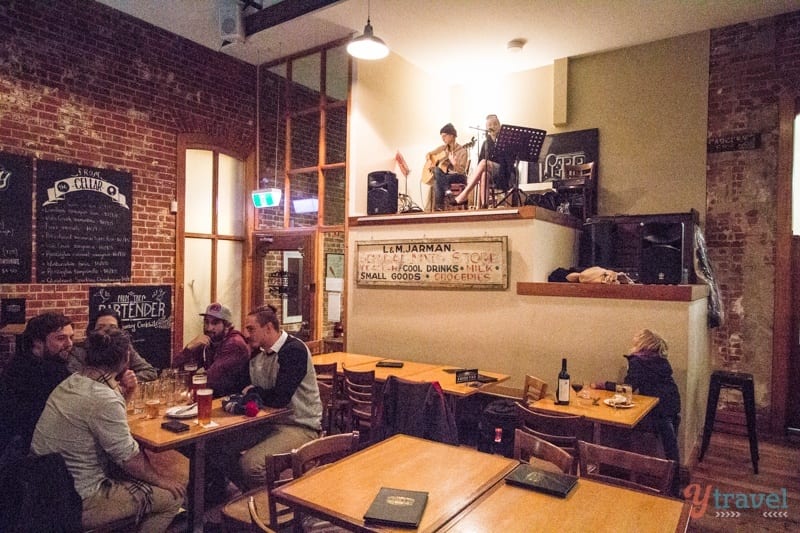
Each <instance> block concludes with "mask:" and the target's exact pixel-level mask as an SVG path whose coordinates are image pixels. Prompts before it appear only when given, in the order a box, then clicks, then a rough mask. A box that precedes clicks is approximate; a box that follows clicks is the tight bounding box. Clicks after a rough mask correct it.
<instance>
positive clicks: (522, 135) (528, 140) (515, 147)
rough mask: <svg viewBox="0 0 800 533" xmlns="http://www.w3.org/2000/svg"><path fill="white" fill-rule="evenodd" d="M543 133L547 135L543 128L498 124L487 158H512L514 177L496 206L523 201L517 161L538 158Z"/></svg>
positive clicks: (529, 160) (498, 161) (498, 160)
mask: <svg viewBox="0 0 800 533" xmlns="http://www.w3.org/2000/svg"><path fill="white" fill-rule="evenodd" d="M545 135H547V132H546V131H545V130H538V129H535V128H523V127H522V126H511V125H508V124H503V125H502V126H500V133H498V134H497V142H496V143H495V145H494V150H492V153H491V155H490V156H489V157H488V159H489V160H490V161H495V162H497V163H500V162H502V161H503V160H504V159H503V158H506V159H512V158H513V159H514V171H515V173H516V178H515V179H514V185H513V187H511V189H510V190H509V191H508V192H507V193H506V194H505V195H503V197H502V198H501V199H500V200H499V201H498V202H497V204H496V206H497V205H502V204H504V203H506V202H509V201H510V202H511V203H510V204H508V205H510V206H513V207H516V206H520V205H523V204H524V203H525V202H524V201H523V197H525V198H527V195H526V194H525V193H524V192H522V191H521V190H520V188H519V168H518V167H519V162H520V161H528V162H531V161H534V162H535V161H538V160H539V153H540V152H541V151H542V143H544V138H545ZM496 206H495V207H496Z"/></svg>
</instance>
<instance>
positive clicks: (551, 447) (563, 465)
mask: <svg viewBox="0 0 800 533" xmlns="http://www.w3.org/2000/svg"><path fill="white" fill-rule="evenodd" d="M532 458H534V459H541V460H542V461H547V462H548V463H551V464H552V465H555V466H556V467H558V468H559V470H561V471H562V472H564V473H565V474H574V473H575V458H574V457H572V456H571V455H570V454H569V453H567V452H566V451H564V450H563V449H562V448H559V447H558V446H556V445H555V444H550V443H549V442H547V441H546V440H543V439H540V438H539V437H536V436H534V435H531V434H530V433H528V432H527V431H525V430H522V429H518V430H516V431H515V432H514V459H518V460H520V461H528V462H529V463H532V464H533V461H531V459H532Z"/></svg>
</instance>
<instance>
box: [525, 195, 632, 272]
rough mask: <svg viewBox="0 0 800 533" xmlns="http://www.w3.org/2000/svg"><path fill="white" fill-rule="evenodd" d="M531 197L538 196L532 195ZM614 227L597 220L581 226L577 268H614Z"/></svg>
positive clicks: (608, 221)
mask: <svg viewBox="0 0 800 533" xmlns="http://www.w3.org/2000/svg"><path fill="white" fill-rule="evenodd" d="M532 196H539V195H538V194H534V195H532ZM615 233H616V226H615V225H614V222H613V221H611V220H598V221H597V222H587V223H586V224H584V225H583V232H582V233H581V238H580V250H579V254H580V255H579V258H578V266H580V267H583V268H587V267H591V266H601V267H605V268H610V267H613V266H614V235H615Z"/></svg>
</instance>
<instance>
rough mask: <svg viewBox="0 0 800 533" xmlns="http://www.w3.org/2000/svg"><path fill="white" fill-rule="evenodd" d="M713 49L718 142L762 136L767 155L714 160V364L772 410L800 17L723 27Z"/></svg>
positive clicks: (713, 118)
mask: <svg viewBox="0 0 800 533" xmlns="http://www.w3.org/2000/svg"><path fill="white" fill-rule="evenodd" d="M710 44H711V57H710V67H709V68H710V71H709V88H708V134H709V136H710V137H715V136H726V135H731V134H736V133H744V132H757V133H760V134H761V148H759V149H756V150H742V151H734V152H722V153H711V154H708V174H707V193H706V194H707V207H708V212H707V217H706V228H705V237H706V241H707V244H708V247H709V255H710V257H711V260H712V263H713V266H714V269H715V274H716V277H717V278H718V281H719V285H720V287H721V290H722V297H723V302H724V305H725V312H726V322H725V324H724V325H723V326H722V327H720V328H717V329H716V330H714V332H713V355H714V357H715V361H714V366H715V367H717V368H721V367H724V368H731V369H737V370H742V371H746V372H752V373H753V375H754V377H755V381H756V402H757V404H758V405H759V407H760V408H762V409H763V408H765V407H767V406H768V405H769V404H770V403H771V399H770V398H769V393H770V379H771V372H770V371H771V366H772V333H773V330H772V326H773V316H772V314H773V298H774V294H773V293H774V290H773V288H774V283H773V280H774V276H775V235H776V219H775V204H776V197H775V186H776V173H777V147H778V95H779V94H780V93H781V91H782V90H784V88H797V87H800V12H795V13H791V14H788V15H783V16H778V17H774V18H769V19H763V20H759V21H754V22H751V23H746V24H737V25H734V26H729V27H726V28H722V29H718V30H714V31H712V32H711V43H710ZM738 400H739V396H738V395H732V396H730V397H729V398H728V401H731V402H738Z"/></svg>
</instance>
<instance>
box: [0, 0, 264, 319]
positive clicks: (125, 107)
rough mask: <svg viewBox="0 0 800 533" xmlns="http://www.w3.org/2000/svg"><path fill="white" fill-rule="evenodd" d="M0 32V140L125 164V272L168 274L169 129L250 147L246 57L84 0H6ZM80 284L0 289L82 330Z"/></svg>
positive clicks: (31, 151)
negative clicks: (129, 255)
mask: <svg viewBox="0 0 800 533" xmlns="http://www.w3.org/2000/svg"><path fill="white" fill-rule="evenodd" d="M0 35H2V39H0V151H4V152H11V153H15V154H20V155H25V156H32V157H35V158H39V159H50V160H57V161H65V162H69V163H77V164H80V165H87V166H93V167H99V168H110V169H116V170H123V171H127V172H131V173H132V175H133V250H132V252H133V265H132V266H133V268H132V279H131V283H132V284H162V283H165V284H172V283H174V281H175V215H172V214H170V212H169V207H170V201H171V200H173V199H174V198H175V196H176V176H175V174H176V161H177V154H176V139H177V135H178V134H180V133H205V134H208V135H212V136H215V137H216V138H219V139H223V140H224V141H225V142H226V143H227V144H228V145H229V146H231V148H234V149H238V150H243V151H252V150H253V149H254V142H255V109H256V97H255V94H254V91H253V89H254V87H255V79H256V71H255V67H254V66H251V65H247V64H245V63H242V62H240V61H238V60H235V59H232V58H229V57H227V56H225V55H224V54H220V53H217V52H214V51H212V50H210V49H207V48H205V47H202V46H199V45H196V44H194V43H191V42H189V41H187V40H185V39H182V38H180V37H177V36H175V35H173V34H170V33H168V32H165V31H163V30H160V29H158V28H156V27H154V26H151V25H149V24H146V23H144V22H142V21H139V20H137V19H134V18H132V17H128V16H126V15H124V14H123V13H121V12H119V11H115V10H113V9H110V8H107V7H105V6H103V5H101V4H98V3H95V2H90V1H86V0H60V1H58V2H52V1H50V0H6V1H4V2H2V3H0ZM34 187H35V183H34ZM34 194H35V191H34ZM34 261H35V252H34ZM35 268H36V266H35V263H34V269H35ZM33 279H34V280H35V279H36V277H35V270H34V277H33ZM88 287H89V284H49V285H45V284H37V283H32V284H14V285H8V284H6V285H0V296H5V297H20V298H27V300H28V302H27V315H28V317H31V316H33V315H35V314H37V313H40V312H42V311H44V310H57V311H63V312H65V313H66V314H67V315H69V316H71V317H73V319H74V320H75V321H76V326H77V329H78V331H82V330H83V329H84V327H85V324H86V321H87V318H88V316H87V314H88V311H87V292H88Z"/></svg>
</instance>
